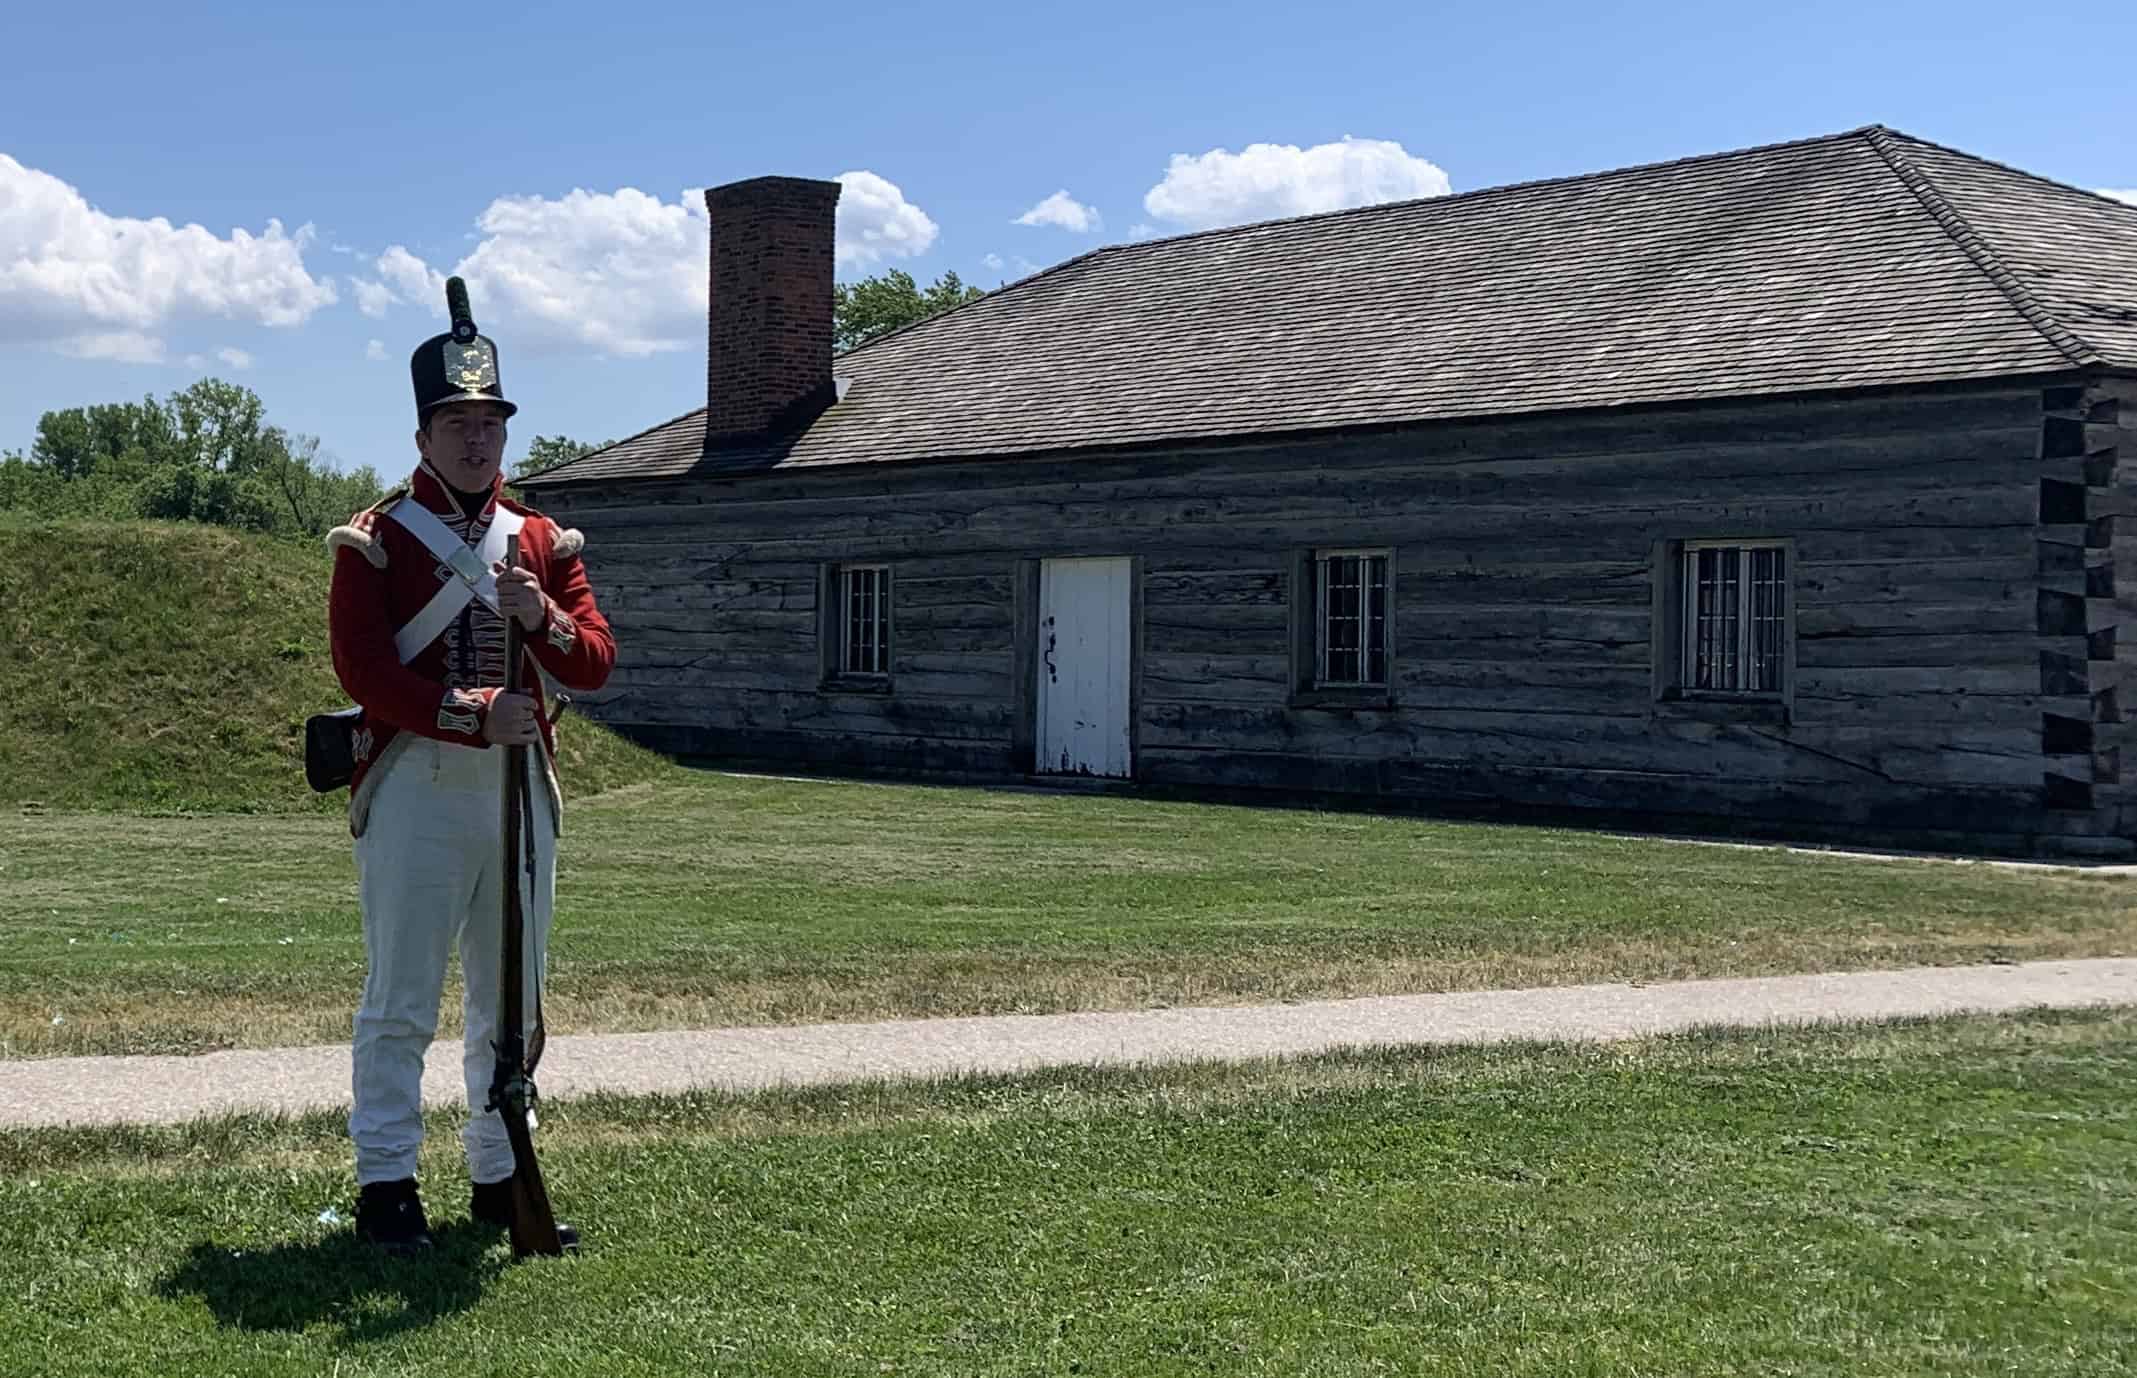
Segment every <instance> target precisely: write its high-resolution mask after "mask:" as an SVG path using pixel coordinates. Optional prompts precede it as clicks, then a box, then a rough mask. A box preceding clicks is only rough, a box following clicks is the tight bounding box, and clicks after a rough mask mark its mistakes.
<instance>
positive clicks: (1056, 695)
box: [1037, 559, 1133, 779]
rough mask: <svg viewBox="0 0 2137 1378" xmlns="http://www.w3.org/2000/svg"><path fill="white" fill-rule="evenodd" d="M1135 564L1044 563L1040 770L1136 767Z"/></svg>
mask: <svg viewBox="0 0 2137 1378" xmlns="http://www.w3.org/2000/svg"><path fill="white" fill-rule="evenodd" d="M1129 568H1130V566H1129V562H1128V561H1127V560H1125V559H1099V560H1046V561H1043V562H1042V563H1041V564H1040V566H1039V731H1038V742H1039V749H1038V758H1039V759H1038V763H1037V764H1038V769H1039V772H1040V773H1041V774H1046V775H1110V776H1118V777H1120V778H1123V779H1125V778H1127V777H1128V775H1129V761H1128V669H1129V660H1130V658H1131V656H1132V654H1133V651H1132V649H1131V647H1132V640H1131V638H1130V635H1129V618H1130V616H1131V614H1132V608H1131V590H1132V580H1131V578H1130V574H1129Z"/></svg>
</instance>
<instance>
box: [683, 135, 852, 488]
mask: <svg viewBox="0 0 2137 1378" xmlns="http://www.w3.org/2000/svg"><path fill="white" fill-rule="evenodd" d="M838 194H839V184H838V183H837V182H818V181H812V180H809V179H806V178H801V177H754V178H751V179H750V180H748V181H746V182H730V183H728V184H727V185H726V186H721V187H712V188H709V189H707V191H706V192H705V209H706V211H707V213H708V214H709V216H710V217H711V222H712V306H711V311H710V313H709V322H708V345H709V348H708V350H707V354H706V367H705V374H706V377H705V400H706V407H707V411H706V414H705V443H706V444H707V445H708V446H710V445H716V444H720V443H722V442H732V441H740V440H746V439H750V438H754V437H758V436H763V435H765V434H767V433H769V432H772V431H776V430H780V429H783V428H784V427H785V426H786V425H789V424H793V423H796V422H799V421H802V420H805V419H807V417H808V416H809V414H811V413H812V412H814V411H817V410H821V408H822V407H823V406H824V405H828V404H829V403H830V401H831V400H832V397H833V390H832V382H831V288H832V241H833V235H834V233H835V231H836V212H837V209H838Z"/></svg>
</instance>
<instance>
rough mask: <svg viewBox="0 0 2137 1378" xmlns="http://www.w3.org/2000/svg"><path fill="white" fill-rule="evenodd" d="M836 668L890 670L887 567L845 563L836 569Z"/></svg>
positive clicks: (857, 672)
mask: <svg viewBox="0 0 2137 1378" xmlns="http://www.w3.org/2000/svg"><path fill="white" fill-rule="evenodd" d="M839 589H840V598H841V603H842V606H841V609H840V617H839V623H840V626H841V627H842V628H844V633H843V636H842V638H841V640H842V647H841V654H840V656H839V670H840V672H841V673H843V674H848V675H887V674H889V673H890V567H889V566H887V565H847V566H846V567H844V568H843V569H841V570H840V571H839Z"/></svg>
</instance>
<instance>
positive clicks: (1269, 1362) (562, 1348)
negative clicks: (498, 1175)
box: [0, 1011, 2137, 1378]
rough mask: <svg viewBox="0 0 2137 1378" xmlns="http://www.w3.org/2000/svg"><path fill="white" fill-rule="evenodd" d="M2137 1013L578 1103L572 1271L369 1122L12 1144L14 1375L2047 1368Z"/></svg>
mask: <svg viewBox="0 0 2137 1378" xmlns="http://www.w3.org/2000/svg"><path fill="white" fill-rule="evenodd" d="M2133 1077H2137V1012H2131V1011H2119V1012H2112V1013H2101V1012H2087V1013H2081V1014H2060V1015H2039V1016H2027V1017H2018V1018H2009V1019H2002V1020H1992V1019H1964V1020H1950V1021H1936V1022H1915V1023H1905V1024H1898V1025H1889V1026H1873V1027H1854V1028H1844V1029H1837V1030H1822V1031H1816V1032H1789V1033H1773V1032H1765V1033H1730V1034H1718V1035H1703V1036H1691V1037H1682V1038H1672V1039H1666V1040H1656V1041H1649V1042H1643V1043H1634V1044H1620V1045H1608V1046H1602V1047H1596V1046H1585V1047H1572V1048H1569V1047H1521V1048H1496V1049H1487V1050H1462V1051H1456V1052H1437V1053H1435V1052H1403V1053H1372V1052H1367V1053H1361V1054H1353V1055H1341V1056H1330V1057H1321V1058H1314V1059H1308V1060H1300V1061H1290V1062H1282V1063H1254V1064H1246V1065H1239V1066H1230V1067H1214V1066H1193V1067H1176V1068H1164V1069H1144V1070H1115V1071H1092V1070H1081V1071H1063V1072H1052V1073H1046V1074H1042V1075H1034V1076H1027V1077H1021V1078H1013V1079H1012V1078H986V1079H971V1080H963V1081H957V1082H952V1083H947V1084H942V1085H936V1086H927V1085H908V1086H880V1085H878V1086H863V1087H841V1088H822V1089H814V1090H809V1091H804V1092H794V1093H788V1094H779V1095H760V1096H750V1097H733V1096H719V1095H703V1096H693V1097H687V1098H677V1099H651V1100H591V1101H583V1102H571V1103H558V1104H555V1105H552V1106H551V1107H550V1108H549V1111H548V1113H547V1114H546V1116H545V1124H544V1129H543V1136H542V1144H543V1162H544V1166H545V1169H546V1171H547V1173H548V1176H549V1180H550V1185H551V1190H552V1192H553V1194H554V1196H555V1199H556V1200H557V1201H558V1203H559V1209H560V1213H561V1214H562V1215H563V1216H564V1217H565V1218H566V1219H571V1220H574V1221H578V1222H583V1223H584V1224H585V1225H587V1227H588V1250H587V1252H586V1253H585V1254H583V1255H581V1256H580V1257H577V1258H572V1259H566V1260H539V1261H530V1262H528V1263H524V1264H517V1265H515V1264H511V1263H510V1262H509V1258H508V1252H509V1251H508V1250H507V1248H506V1247H505V1246H504V1245H503V1244H502V1242H501V1241H498V1240H496V1239H495V1238H494V1236H483V1235H478V1234H474V1233H471V1231H470V1230H469V1228H468V1226H467V1223H466V1218H465V1197H464V1195H463V1193H464V1190H465V1188H464V1186H463V1184H462V1181H461V1179H460V1177H459V1176H458V1170H457V1141H456V1138H455V1136H454V1135H453V1134H452V1129H453V1127H454V1124H455V1121H454V1120H452V1119H451V1118H448V1117H439V1118H435V1119H433V1121H432V1123H431V1138H430V1141H429V1144H428V1145H427V1146H426V1150H425V1152H426V1158H425V1162H424V1167H423V1174H424V1178H425V1181H426V1183H427V1184H428V1186H429V1189H430V1198H431V1205H432V1214H433V1221H434V1224H436V1225H438V1226H439V1228H440V1230H441V1237H442V1247H441V1250H440V1252H439V1254H438V1255H437V1256H436V1257H434V1258H432V1259H428V1260H425V1261H422V1262H419V1263H415V1264H405V1265H394V1264H389V1263H387V1262H384V1261H382V1260H376V1259H373V1258H372V1257H370V1256H369V1255H368V1254H366V1253H365V1252H363V1251H362V1250H361V1249H360V1248H358V1247H357V1246H356V1245H355V1244H354V1243H353V1241H352V1237H351V1235H350V1233H349V1230H348V1227H347V1226H346V1225H345V1224H334V1223H321V1222H320V1216H321V1215H322V1213H323V1212H325V1211H327V1210H329V1209H333V1210H337V1211H339V1212H340V1213H341V1214H342V1215H344V1216H346V1214H347V1213H348V1210H349V1208H350V1207H349V1193H350V1187H349V1186H348V1180H347V1169H346V1156H345V1142H344V1140H343V1139H342V1137H341V1126H340V1123H339V1120H338V1119H337V1118H336V1117H333V1116H315V1117H310V1118H307V1119H304V1120H300V1121H295V1122H286V1121H285V1122H276V1121H267V1120H260V1119H245V1120H233V1121H222V1122H215V1123H210V1124H206V1125H201V1126H195V1127H188V1128H180V1129H155V1130H134V1131H101V1130H100V1131H86V1130H71V1131H69V1130H39V1131H26V1132H13V1133H7V1134H0V1238H5V1239H6V1240H7V1241H8V1256H9V1266H8V1269H7V1272H6V1276H7V1278H8V1281H7V1283H6V1288H7V1291H8V1292H10V1293H11V1294H12V1295H11V1296H10V1298H9V1301H10V1305H8V1306H5V1307H0V1373H9V1374H15V1373H22V1374H32V1373H35V1374H42V1375H50V1378H70V1376H71V1375H92V1374H93V1375H96V1376H97V1378H122V1376H123V1375H131V1374H144V1375H145V1374H158V1375H161V1374H168V1373H201V1374H207V1373H213V1374H217V1375H255V1374H257V1375H269V1374H291V1375H296V1374H302V1375H307V1376H309V1375H324V1374H329V1373H336V1374H342V1375H348V1376H349V1378H354V1375H361V1374H388V1373H391V1374H404V1373H421V1374H424V1375H426V1376H427V1378H453V1376H454V1375H461V1374H468V1375H474V1374H484V1375H487V1374H497V1373H524V1374H532V1373H542V1374H580V1373H589V1374H590V1373H599V1374H603V1375H649V1374H700V1373H715V1372H717V1373H809V1374H855V1375H879V1374H884V1373H927V1374H939V1373H956V1374H973V1375H979V1374H1010V1373H1017V1374H1027V1373H1079V1374H1090V1375H1100V1374H1121V1375H1133V1376H1134V1378H1148V1376H1149V1375H1163V1374H1184V1373H1226V1374H1254V1373H1281V1374H1295V1373H1314V1374H1327V1375H1345V1374H1377V1373H1393V1372H1402V1373H1425V1374H1431V1373H1449V1374H1472V1373H1493V1374H1536V1375H1550V1376H1551V1378H1560V1376H1561V1375H1569V1374H1623V1373H1717V1374H1720V1373H1731V1374H1735V1373H1759V1374H1783V1373H1785V1374H1836V1375H1838V1374H1846V1375H1863V1374H1903V1373H1904V1374H1915V1373H1920V1374H2009V1373H2024V1374H2027V1375H2061V1374H2109V1373H2117V1374H2119V1373H2126V1372H2128V1369H2127V1367H2125V1365H2126V1364H2127V1361H2128V1359H2129V1357H2130V1355H2131V1354H2132V1353H2137V1108H2133V1102H2132V1100H2131V1097H2130V1094H2129V1087H2130V1085H2131V1083H2132V1079H2133Z"/></svg>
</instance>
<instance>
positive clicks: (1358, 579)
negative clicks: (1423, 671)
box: [1314, 550, 1388, 688]
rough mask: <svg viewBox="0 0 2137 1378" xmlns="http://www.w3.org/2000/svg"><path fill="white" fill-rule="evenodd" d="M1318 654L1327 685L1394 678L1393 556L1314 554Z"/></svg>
mask: <svg viewBox="0 0 2137 1378" xmlns="http://www.w3.org/2000/svg"><path fill="white" fill-rule="evenodd" d="M1314 589H1315V593H1316V600H1315V604H1316V613H1315V617H1314V622H1315V625H1316V627H1317V629H1318V630H1317V634H1316V641H1317V643H1318V645H1317V655H1316V658H1315V667H1316V668H1315V672H1314V678H1315V682H1316V684H1318V685H1320V686H1323V687H1349V686H1361V687H1363V686H1369V687H1374V688H1379V687H1384V686H1385V685H1386V684H1387V682H1388V554H1387V552H1386V551H1384V550H1332V551H1324V552H1322V553H1320V554H1319V555H1317V556H1315V558H1314Z"/></svg>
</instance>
